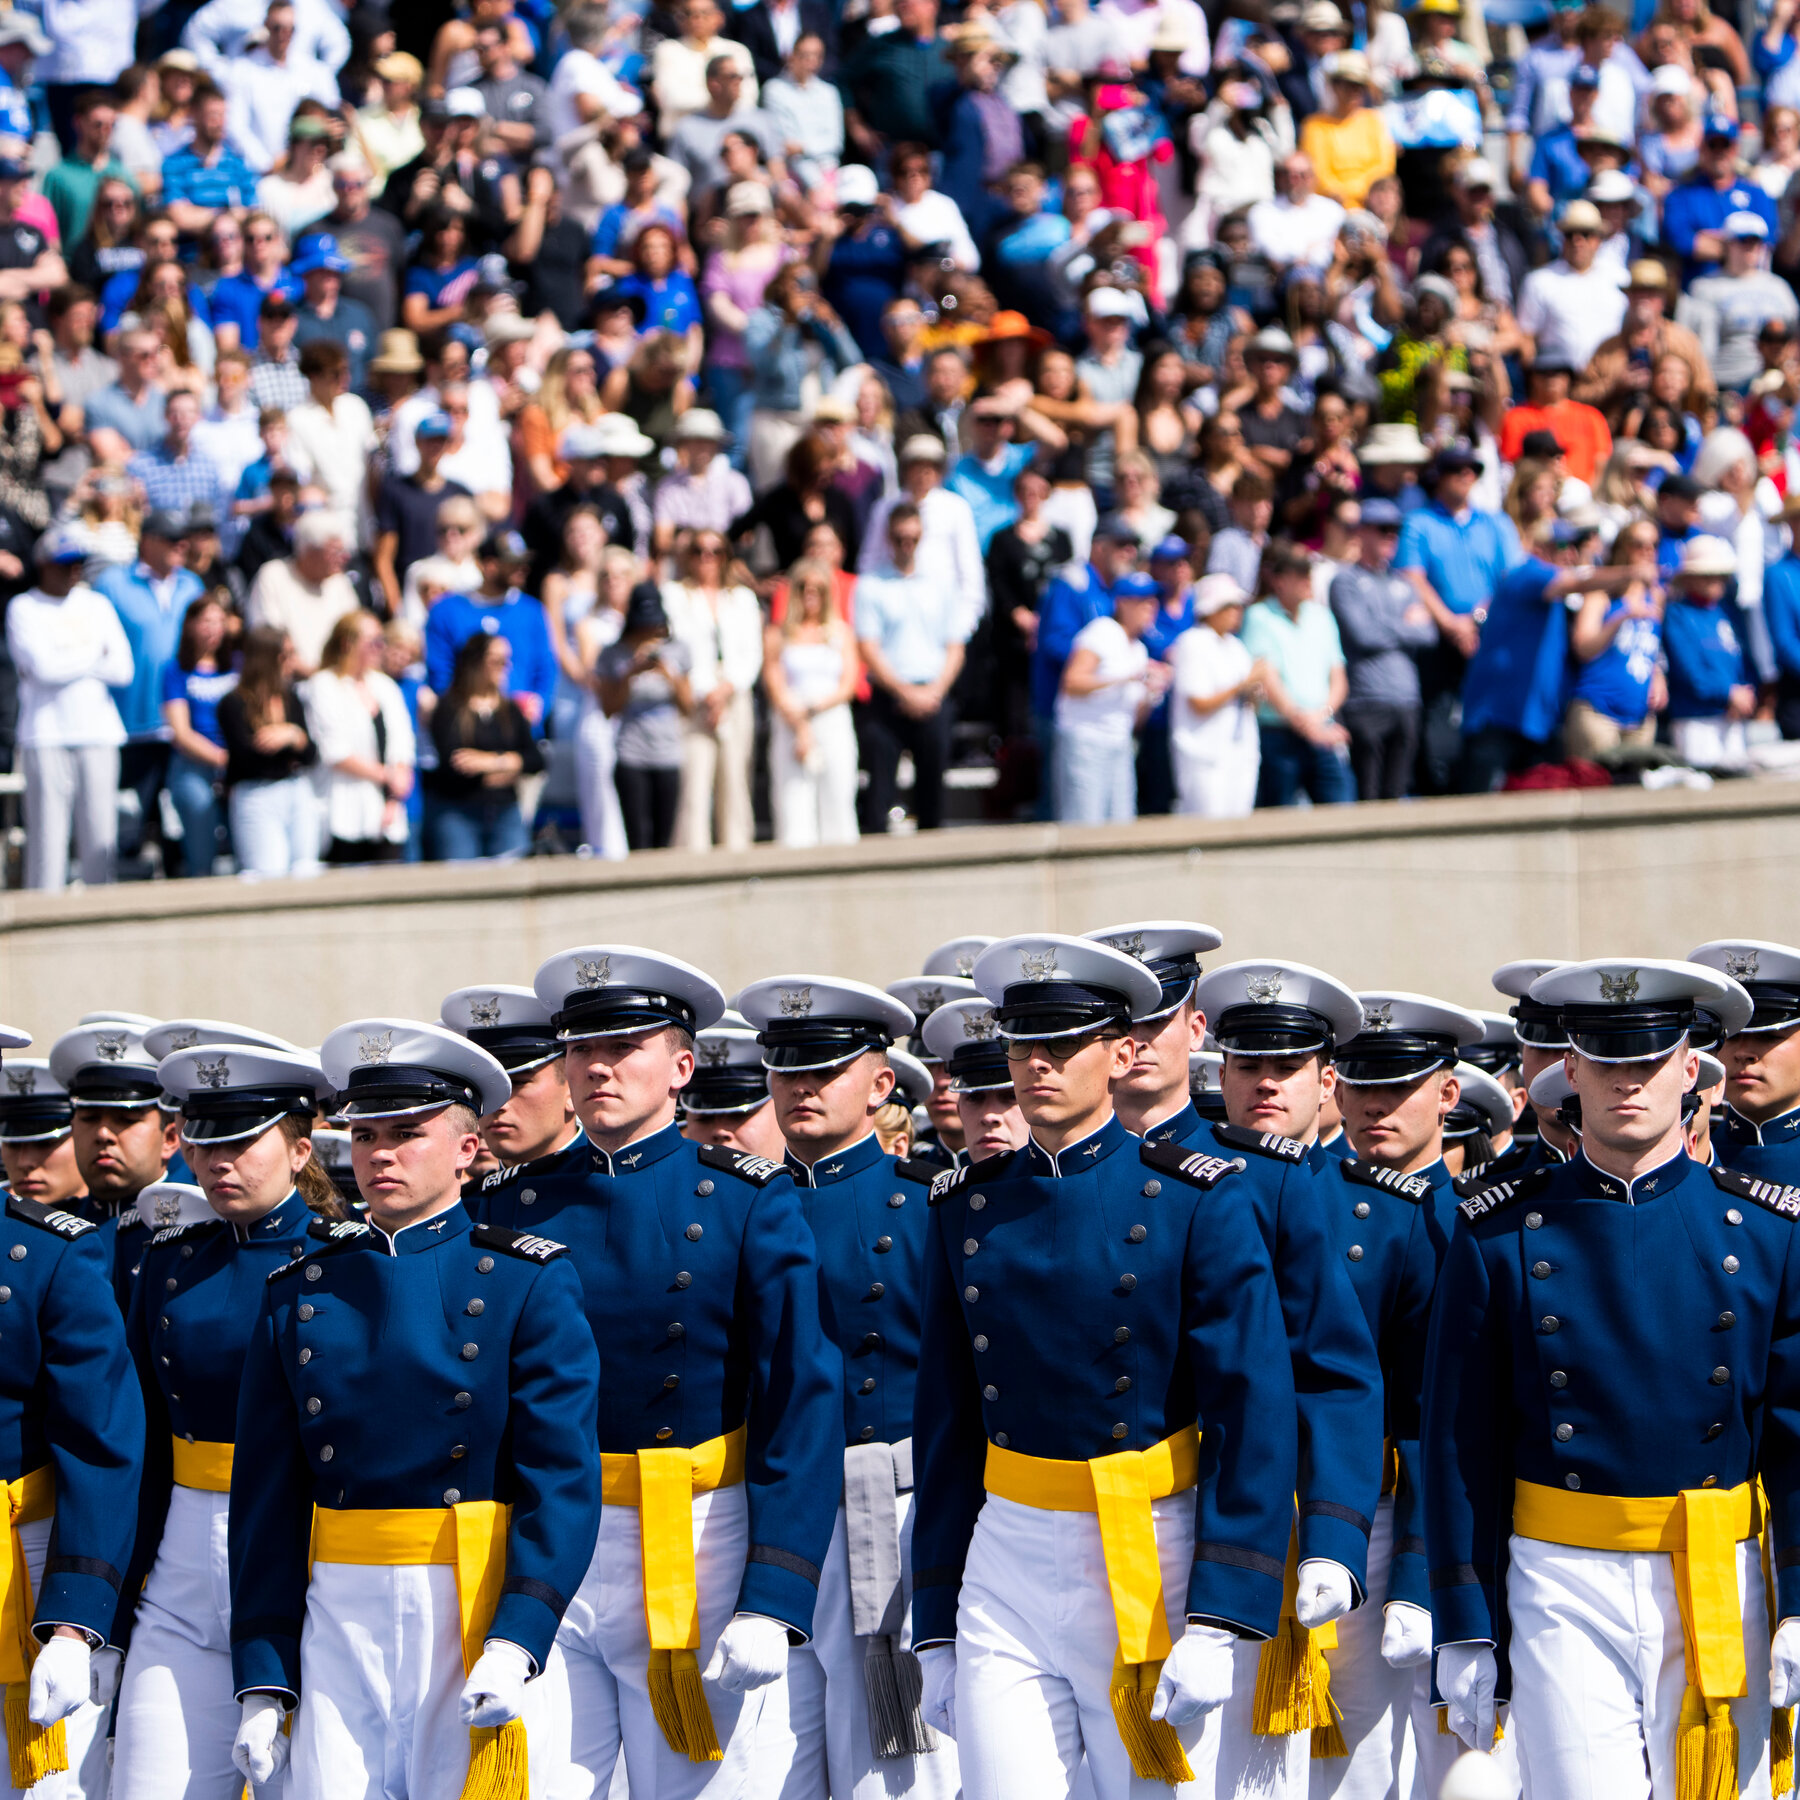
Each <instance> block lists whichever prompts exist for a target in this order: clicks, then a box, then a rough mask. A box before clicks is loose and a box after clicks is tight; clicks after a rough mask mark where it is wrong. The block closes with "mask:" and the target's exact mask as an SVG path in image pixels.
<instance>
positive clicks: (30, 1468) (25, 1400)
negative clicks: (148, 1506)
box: [0, 1026, 144, 1800]
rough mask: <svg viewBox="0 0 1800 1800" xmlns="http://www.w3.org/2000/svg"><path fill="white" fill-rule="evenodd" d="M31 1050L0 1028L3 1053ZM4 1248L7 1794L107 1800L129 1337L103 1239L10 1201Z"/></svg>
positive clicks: (61, 1215)
mask: <svg viewBox="0 0 1800 1800" xmlns="http://www.w3.org/2000/svg"><path fill="white" fill-rule="evenodd" d="M30 1042H31V1039H30V1037H29V1036H28V1035H27V1034H26V1033H24V1032H22V1031H14V1030H12V1029H11V1028H10V1027H6V1026H0V1049H4V1050H9V1051H10V1050H22V1049H23V1048H24V1047H25V1046H26V1045H27V1044H29V1043H30ZM0 1243H4V1247H5V1256H4V1258H3V1259H0V1266H4V1267H5V1269H6V1278H5V1281H4V1283H3V1284H0V1319H4V1321H5V1327H6V1328H5V1330H4V1332H0V1443H4V1444H5V1445H6V1446H7V1449H6V1451H5V1453H4V1454H3V1455H0V1481H3V1482H4V1484H5V1488H6V1498H7V1502H8V1506H9V1511H10V1517H11V1526H10V1529H9V1531H8V1532H7V1534H6V1540H5V1546H4V1548H3V1549H0V1556H4V1558H5V1560H6V1568H5V1578H4V1581H3V1582H0V1613H3V1614H4V1616H3V1617H0V1682H4V1683H5V1686H6V1703H5V1708H4V1712H5V1728H6V1746H7V1756H8V1769H7V1772H6V1777H5V1778H4V1779H0V1795H5V1796H22V1795H23V1794H24V1793H25V1791H26V1790H27V1789H32V1790H35V1791H36V1792H37V1793H38V1794H40V1795H55V1796H58V1797H59V1800H61V1797H65V1796H66V1797H67V1800H102V1797H103V1796H104V1795H105V1793H106V1788H107V1769H106V1732H105V1729H104V1721H105V1717H106V1715H105V1712H104V1710H103V1709H104V1708H105V1707H106V1706H108V1705H110V1704H111V1701H112V1690H113V1687H114V1684H115V1683H116V1680H117V1676H118V1664H119V1655H118V1649H117V1646H116V1644H115V1642H114V1638H113V1627H114V1623H115V1620H116V1617H117V1613H118V1609H119V1597H120V1591H121V1586H122V1584H123V1581H124V1576H125V1568H126V1565H127V1564H128V1563H129V1561H130V1559H131V1535H132V1524H133V1521H134V1519H135V1516H136V1494H137V1487H138V1478H139V1475H140V1473H141V1471H142V1468H143V1456H144V1404H143V1400H142V1398H141V1397H140V1395H139V1393H138V1384H137V1382H136V1381H135V1380H134V1379H133V1377H132V1372H131V1358H130V1356H129V1355H128V1354H127V1353H126V1349H125V1329H124V1323H123V1321H122V1320H121V1319H120V1317H119V1314H118V1311H117V1310H116V1308H115V1307H112V1306H109V1305H108V1304H107V1302H106V1296H107V1293H108V1289H109V1285H110V1275H111V1264H110V1261H109V1259H108V1258H107V1256H106V1255H105V1253H104V1251H103V1249H102V1246H101V1233H100V1231H99V1229H98V1227H96V1226H95V1225H94V1224H92V1223H91V1222H90V1221H88V1220H85V1219H80V1218H77V1217H76V1216H75V1215H74V1214H73V1213H72V1212H68V1211H66V1210H64V1209H63V1208H61V1207H58V1206H46V1205H42V1204H40V1203H38V1202H37V1201H34V1200H28V1199H25V1198H23V1197H21V1196H20V1195H18V1194H16V1193H12V1194H8V1195H7V1197H6V1215H5V1219H4V1222H3V1223H0ZM52 1539H54V1540H55V1542H54V1554H52ZM62 1771H67V1774H66V1775H64V1774H62V1773H61V1772H62Z"/></svg>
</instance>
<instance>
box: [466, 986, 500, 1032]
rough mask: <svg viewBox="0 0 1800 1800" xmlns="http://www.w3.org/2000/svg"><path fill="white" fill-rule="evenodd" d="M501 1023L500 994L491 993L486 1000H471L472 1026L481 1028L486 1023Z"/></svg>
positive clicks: (470, 1017) (470, 1021) (470, 1014)
mask: <svg viewBox="0 0 1800 1800" xmlns="http://www.w3.org/2000/svg"><path fill="white" fill-rule="evenodd" d="M499 1023H500V996H499V995H498V994H490V995H489V996H488V997H487V998H486V999H485V1000H471V1001H470V1002H469V1024H470V1026H471V1027H472V1028H475V1029H479V1028H480V1027H482V1026H484V1025H498V1024H499Z"/></svg>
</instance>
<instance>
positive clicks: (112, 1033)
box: [50, 1015, 187, 1315]
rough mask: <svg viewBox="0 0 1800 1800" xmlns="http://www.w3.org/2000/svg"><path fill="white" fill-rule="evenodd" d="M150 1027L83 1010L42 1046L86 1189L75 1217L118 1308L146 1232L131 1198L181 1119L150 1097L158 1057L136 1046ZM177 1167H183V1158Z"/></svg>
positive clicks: (156, 1177) (165, 1161)
mask: <svg viewBox="0 0 1800 1800" xmlns="http://www.w3.org/2000/svg"><path fill="white" fill-rule="evenodd" d="M154 1029H155V1027H154V1024H152V1025H149V1026H146V1025H144V1024H141V1023H138V1022H136V1021H135V1020H134V1019H96V1018H94V1017H92V1016H91V1015H90V1016H89V1018H88V1019H87V1020H85V1021H84V1022H83V1023H82V1024H80V1025H77V1026H76V1027H75V1029H74V1030H73V1031H65V1032H64V1033H63V1034H62V1036H61V1037H59V1038H58V1039H57V1040H56V1042H55V1043H54V1044H52V1045H51V1046H50V1073H51V1074H52V1075H53V1076H54V1077H55V1078H56V1079H57V1081H59V1082H60V1083H61V1084H62V1085H63V1087H64V1088H66V1089H67V1090H68V1095H69V1098H70V1100H71V1101H72V1102H73V1103H74V1106H75V1118H74V1122H73V1125H72V1127H71V1136H72V1138H73V1141H74V1146H75V1162H76V1166H77V1167H78V1168H79V1169H80V1171H81V1179H82V1183H83V1185H84V1186H85V1187H86V1189H87V1198H86V1200H85V1201H84V1202H83V1204H82V1206H81V1208H80V1212H81V1216H82V1217H83V1218H84V1219H87V1220H88V1221H89V1222H90V1223H92V1224H95V1225H98V1226H99V1227H100V1247H101V1250H102V1252H103V1253H104V1254H105V1257H106V1261H107V1266H108V1268H109V1269H110V1270H111V1271H112V1284H113V1294H114V1296H115V1298H116V1299H117V1300H118V1303H119V1311H120V1313H121V1315H122V1314H124V1313H125V1312H126V1311H127V1310H128V1309H129V1307H130V1305H131V1281H132V1277H133V1275H135V1273H136V1272H137V1263H138V1257H139V1256H140V1254H141V1253H142V1251H143V1247H144V1244H145V1242H146V1241H147V1238H148V1233H147V1232H145V1230H144V1228H143V1225H142V1223H141V1222H140V1220H139V1219H138V1215H137V1197H138V1195H139V1194H141V1193H142V1192H143V1191H144V1189H145V1188H147V1187H148V1186H149V1185H150V1184H151V1183H152V1182H153V1181H162V1180H163V1179H165V1176H166V1172H167V1171H168V1168H169V1165H170V1163H171V1160H172V1159H174V1158H175V1157H177V1156H178V1155H179V1154H180V1150H181V1120H180V1119H179V1118H178V1117H177V1116H176V1114H175V1113H174V1112H173V1111H165V1110H164V1109H163V1108H162V1107H161V1106H160V1105H159V1104H158V1102H159V1101H160V1100H161V1098H162V1086H161V1083H159V1082H158V1081H157V1079H156V1065H157V1062H158V1061H159V1060H160V1059H159V1058H158V1057H157V1056H156V1055H155V1054H153V1053H152V1052H151V1051H149V1050H147V1049H146V1048H145V1047H144V1033H145V1031H146V1030H154ZM180 1173H182V1174H186V1173H187V1166H186V1164H182V1165H181V1167H180Z"/></svg>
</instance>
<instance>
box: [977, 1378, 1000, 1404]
mask: <svg viewBox="0 0 1800 1800" xmlns="http://www.w3.org/2000/svg"><path fill="white" fill-rule="evenodd" d="M981 1397H982V1399H984V1400H998V1399H999V1398H1000V1390H999V1389H998V1388H997V1387H995V1386H994V1385H993V1383H992V1382H989V1384H988V1385H987V1386H986V1387H984V1388H983V1389H982V1390H981Z"/></svg>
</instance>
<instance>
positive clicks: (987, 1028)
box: [963, 1012, 1000, 1043]
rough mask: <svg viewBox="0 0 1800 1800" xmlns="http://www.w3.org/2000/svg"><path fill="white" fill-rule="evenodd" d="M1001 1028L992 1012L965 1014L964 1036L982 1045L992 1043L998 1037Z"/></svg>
mask: <svg viewBox="0 0 1800 1800" xmlns="http://www.w3.org/2000/svg"><path fill="white" fill-rule="evenodd" d="M999 1033H1000V1028H999V1026H998V1025H997V1024H996V1023H995V1020H994V1015H993V1014H992V1013H991V1012H973V1013H964V1014H963V1036H964V1037H966V1038H974V1039H976V1040H977V1041H979V1042H981V1043H988V1042H991V1041H992V1040H993V1039H994V1038H996V1037H998V1036H999Z"/></svg>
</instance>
